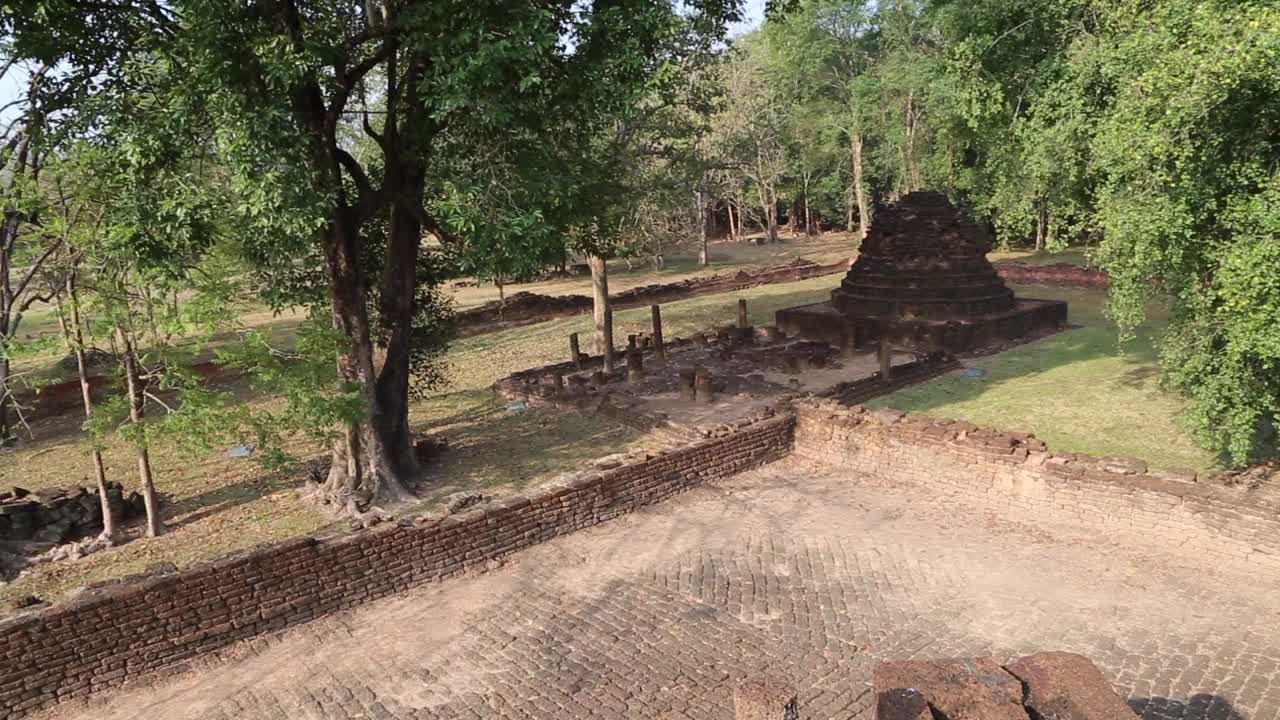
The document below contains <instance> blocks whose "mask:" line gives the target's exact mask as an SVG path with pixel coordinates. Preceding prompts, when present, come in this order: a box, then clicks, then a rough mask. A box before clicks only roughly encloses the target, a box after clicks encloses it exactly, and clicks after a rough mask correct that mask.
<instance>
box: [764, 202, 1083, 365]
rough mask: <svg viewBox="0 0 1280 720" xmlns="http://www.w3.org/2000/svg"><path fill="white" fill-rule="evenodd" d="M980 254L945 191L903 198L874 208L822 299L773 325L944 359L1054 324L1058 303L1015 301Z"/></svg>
mask: <svg viewBox="0 0 1280 720" xmlns="http://www.w3.org/2000/svg"><path fill="white" fill-rule="evenodd" d="M990 249H991V241H990V236H989V235H988V233H987V231H986V230H985V229H984V228H983V227H982V226H981V225H979V224H978V223H976V222H974V220H973V219H972V218H970V217H969V216H967V215H966V214H965V213H964V212H962V211H961V210H959V209H957V208H956V207H955V206H954V205H952V204H951V202H950V201H949V200H947V197H946V196H945V195H943V194H942V193H937V192H913V193H910V194H908V195H906V196H904V197H903V198H902V199H901V200H899V201H898V202H896V203H892V204H888V205H885V206H882V207H881V208H879V210H878V211H877V213H876V216H875V222H874V223H873V224H872V226H871V231H870V232H869V233H868V235H867V237H866V239H864V240H863V241H862V247H861V249H860V251H859V255H858V259H857V260H856V261H855V262H854V264H853V266H852V267H850V268H849V272H848V273H847V274H846V275H845V278H844V281H843V282H841V283H840V287H838V288H836V289H835V290H834V291H832V293H831V300H830V302H824V303H815V304H812V305H801V306H799V307H793V308H787V309H785V310H780V311H778V313H777V325H778V327H779V328H781V329H782V330H784V331H786V332H787V333H791V334H797V335H801V336H803V337H807V338H811V339H814V340H819V341H822V342H827V343H830V344H833V345H836V346H837V347H850V348H851V347H861V346H863V345H865V344H868V343H875V342H881V341H887V344H889V345H892V346H893V347H895V348H900V349H905V350H912V351H938V350H941V351H946V352H951V353H963V352H970V351H974V350H978V349H982V348H986V347H991V346H995V345H1000V344H1004V343H1007V342H1009V341H1012V340H1017V339H1020V338H1025V337H1027V336H1034V335H1037V334H1041V333H1044V332H1047V331H1052V330H1056V329H1058V328H1061V327H1062V326H1064V325H1065V324H1066V322H1067V304H1066V303H1064V302H1060V301H1054V300H1035V299H1031V298H1018V297H1015V296H1014V294H1013V291H1012V290H1010V289H1009V287H1008V286H1007V285H1005V283H1004V281H1003V280H1002V279H1001V278H1000V276H999V275H998V274H997V273H996V270H995V268H994V267H992V265H991V262H990V261H989V260H987V252H989V251H990Z"/></svg>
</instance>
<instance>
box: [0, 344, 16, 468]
mask: <svg viewBox="0 0 1280 720" xmlns="http://www.w3.org/2000/svg"><path fill="white" fill-rule="evenodd" d="M4 344H5V343H4V338H3V337H0V447H4V446H5V445H8V444H9V442H10V441H12V440H13V437H14V435H15V434H16V433H15V432H14V423H13V388H11V387H9V384H10V382H12V380H11V377H12V375H11V373H12V366H11V365H10V364H9V356H8V355H7V354H5V347H4Z"/></svg>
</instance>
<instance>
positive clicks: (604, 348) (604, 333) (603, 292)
mask: <svg viewBox="0 0 1280 720" xmlns="http://www.w3.org/2000/svg"><path fill="white" fill-rule="evenodd" d="M588 262H589V263H590V264H591V298H592V301H593V302H592V312H593V315H594V317H595V323H596V352H597V353H600V354H601V355H603V356H604V371H605V372H613V308H612V307H610V306H609V266H608V265H607V264H606V263H605V260H604V258H602V257H600V256H599V255H591V256H590V257H589V258H588Z"/></svg>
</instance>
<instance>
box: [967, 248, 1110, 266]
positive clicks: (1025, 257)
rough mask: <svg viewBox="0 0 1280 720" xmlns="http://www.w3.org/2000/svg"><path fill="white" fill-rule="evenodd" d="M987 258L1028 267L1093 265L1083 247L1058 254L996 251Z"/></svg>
mask: <svg viewBox="0 0 1280 720" xmlns="http://www.w3.org/2000/svg"><path fill="white" fill-rule="evenodd" d="M987 257H988V258H990V259H991V262H1003V261H1006V260H1013V261H1016V262H1020V263H1026V264H1028V265H1053V264H1056V263H1066V264H1068V265H1081V266H1084V267H1089V266H1091V265H1093V263H1091V262H1089V256H1088V250H1087V249H1086V248H1082V247H1072V248H1067V249H1065V250H1059V251H1057V252H1047V251H1046V252H1036V251H1034V250H996V251H995V252H991V253H987Z"/></svg>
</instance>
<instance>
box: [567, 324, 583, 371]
mask: <svg viewBox="0 0 1280 720" xmlns="http://www.w3.org/2000/svg"><path fill="white" fill-rule="evenodd" d="M569 356H570V357H571V358H572V359H573V367H574V368H576V369H577V370H579V371H581V370H582V350H581V349H580V348H579V346H578V333H572V334H571V335H569Z"/></svg>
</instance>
